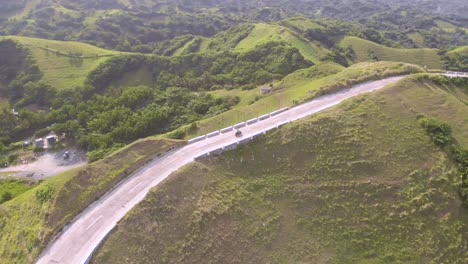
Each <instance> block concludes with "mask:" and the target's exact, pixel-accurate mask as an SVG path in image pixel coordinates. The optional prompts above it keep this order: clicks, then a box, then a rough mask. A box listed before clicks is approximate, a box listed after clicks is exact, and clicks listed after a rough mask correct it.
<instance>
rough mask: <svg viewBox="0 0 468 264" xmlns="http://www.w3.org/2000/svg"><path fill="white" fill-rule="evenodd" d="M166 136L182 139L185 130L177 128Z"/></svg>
mask: <svg viewBox="0 0 468 264" xmlns="http://www.w3.org/2000/svg"><path fill="white" fill-rule="evenodd" d="M167 136H168V137H169V138H172V139H183V138H184V137H185V131H184V130H182V129H177V130H175V131H173V132H171V133H169V134H168V135H167Z"/></svg>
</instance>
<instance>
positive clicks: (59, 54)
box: [0, 36, 118, 89]
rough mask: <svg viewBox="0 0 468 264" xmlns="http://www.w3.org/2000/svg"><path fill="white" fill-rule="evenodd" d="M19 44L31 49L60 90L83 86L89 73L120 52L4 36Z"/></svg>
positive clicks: (75, 44)
mask: <svg viewBox="0 0 468 264" xmlns="http://www.w3.org/2000/svg"><path fill="white" fill-rule="evenodd" d="M0 38H8V39H13V40H15V41H17V42H18V43H20V44H22V45H23V46H25V47H27V48H28V49H30V50H31V53H32V56H33V58H34V59H35V60H36V62H37V64H38V66H39V69H40V71H41V72H42V73H43V74H44V80H45V81H47V82H48V83H49V84H50V85H51V86H52V87H55V88H57V89H63V88H74V87H78V86H82V85H83V83H84V80H85V79H86V77H87V75H88V73H90V72H91V71H92V70H93V69H95V68H96V67H97V66H98V65H99V64H101V63H103V62H105V61H107V60H108V59H109V57H111V56H113V55H116V54H118V52H115V51H110V50H105V49H101V48H98V47H95V46H92V45H89V44H85V43H80V42H66V41H56V40H45V39H38V38H28V37H19V36H8V37H0Z"/></svg>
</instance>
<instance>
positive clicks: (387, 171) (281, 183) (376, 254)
mask: <svg viewBox="0 0 468 264" xmlns="http://www.w3.org/2000/svg"><path fill="white" fill-rule="evenodd" d="M467 96H468V93H467V91H466V83H463V82H451V81H448V79H445V78H442V79H440V78H431V77H428V76H424V75H420V76H414V77H409V78H407V79H405V80H403V81H401V82H399V83H396V84H394V85H391V86H390V87H387V88H386V89H384V90H382V91H380V92H376V93H373V94H369V95H363V96H359V97H358V98H353V99H351V100H348V101H346V102H344V103H342V104H341V105H339V106H337V107H334V108H332V109H330V110H327V111H325V112H324V113H321V114H319V115H316V116H313V117H310V118H306V119H304V120H302V121H300V122H297V123H292V124H289V125H286V126H284V127H281V128H279V129H278V130H276V131H273V132H269V133H267V134H266V135H264V136H261V137H259V138H257V139H255V140H254V141H253V142H251V143H248V144H246V145H243V146H241V147H239V148H238V149H236V150H233V151H228V152H226V153H224V154H222V155H220V156H216V157H211V158H209V159H204V160H200V161H196V162H195V163H193V164H190V165H188V166H186V167H185V168H183V169H181V170H180V171H178V172H176V173H174V174H173V175H172V176H171V177H170V178H169V179H168V180H167V181H165V182H164V183H162V184H161V185H159V186H158V187H156V188H154V189H153V190H152V191H151V192H150V194H149V195H148V196H147V197H146V198H145V200H144V201H143V202H142V203H140V204H139V205H137V206H136V207H135V208H134V209H133V210H132V211H131V213H130V214H129V215H127V216H126V217H125V218H124V219H123V220H122V221H121V222H120V223H119V224H118V226H117V228H115V229H114V230H113V231H112V233H111V234H110V236H109V237H108V238H107V239H106V241H105V242H104V243H103V244H102V245H101V247H100V248H99V250H98V251H97V252H96V254H95V256H94V257H93V260H92V263H133V262H153V261H157V262H158V263H174V262H177V263H199V262H218V261H223V262H224V263H237V262H239V261H240V262H243V263H265V262H278V263H291V262H313V263H330V262H333V263H335V262H336V263H343V262H353V263H355V262H366V263H381V262H394V263H395V262H396V263H398V262H405V263H421V261H423V262H426V263H432V262H434V263H437V262H447V263H463V261H464V259H466V257H467V255H466V251H465V250H464V249H465V248H466V246H467V243H468V241H467V238H466V236H465V235H464V234H466V232H467V229H466V228H467V227H466V224H465V223H466V221H467V219H468V218H467V217H468V211H467V209H466V208H463V207H462V205H461V203H462V200H461V197H460V196H459V193H458V191H457V188H458V187H457V186H459V185H458V184H459V183H460V178H459V177H460V175H459V174H458V173H457V171H456V169H455V163H454V160H453V158H452V157H451V156H450V153H449V152H447V151H446V149H444V148H440V147H438V146H436V145H435V144H434V143H433V142H432V141H431V139H430V137H429V135H428V134H427V132H426V131H425V130H424V128H423V127H422V126H421V125H420V122H418V119H421V118H422V117H423V116H424V117H435V118H437V119H439V120H443V122H446V123H447V124H449V125H450V126H451V127H452V128H453V137H454V140H455V141H458V142H459V144H461V146H464V147H466V146H467V144H468V141H467V139H468V134H467V131H468V129H467V128H468V127H467V126H468V120H467V118H466V115H464V113H465V112H466V110H467V106H466V101H467V99H468V97H467Z"/></svg>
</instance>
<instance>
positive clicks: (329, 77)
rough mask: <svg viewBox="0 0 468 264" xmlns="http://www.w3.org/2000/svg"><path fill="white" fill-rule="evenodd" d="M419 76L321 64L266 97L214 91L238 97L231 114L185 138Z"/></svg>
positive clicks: (402, 67) (402, 69) (393, 69)
mask: <svg viewBox="0 0 468 264" xmlns="http://www.w3.org/2000/svg"><path fill="white" fill-rule="evenodd" d="M419 72H424V69H423V68H422V67H419V66H415V65H411V64H405V63H397V62H366V63H358V64H355V65H353V66H351V67H348V68H344V67H342V66H340V65H338V64H336V63H323V64H319V65H315V66H312V67H310V68H306V69H302V70H298V71H296V72H294V73H292V74H290V75H288V76H286V77H285V78H283V80H281V81H279V82H274V83H273V91H272V93H271V94H268V95H260V92H259V91H258V90H257V89H254V90H245V91H236V90H231V91H223V90H220V91H214V92H212V93H213V94H215V95H217V96H233V95H236V96H239V97H240V99H241V100H240V103H239V104H238V105H237V106H235V107H233V109H232V110H230V111H227V112H225V113H222V114H220V115H217V116H213V117H210V118H208V119H205V120H201V121H200V122H198V129H197V130H196V131H194V132H195V133H187V136H195V135H203V134H206V133H208V132H211V131H214V130H217V129H221V128H224V127H226V126H229V125H232V124H235V123H237V122H241V121H245V120H249V119H251V118H254V117H258V116H260V115H263V114H266V113H269V112H271V111H274V110H277V109H280V108H283V107H290V106H292V105H295V104H298V103H301V102H305V101H307V100H310V99H312V98H314V97H317V96H320V95H324V94H329V93H333V92H337V91H339V90H341V89H344V88H346V87H350V86H352V85H354V84H357V83H360V82H365V81H370V80H378V79H382V78H386V77H390V76H397V75H404V74H410V73H419Z"/></svg>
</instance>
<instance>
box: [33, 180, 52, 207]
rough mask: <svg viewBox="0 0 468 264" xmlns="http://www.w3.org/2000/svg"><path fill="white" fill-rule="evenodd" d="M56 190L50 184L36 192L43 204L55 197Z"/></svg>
mask: <svg viewBox="0 0 468 264" xmlns="http://www.w3.org/2000/svg"><path fill="white" fill-rule="evenodd" d="M54 192H55V188H54V187H53V186H51V185H49V184H46V185H45V186H44V187H42V188H41V189H39V190H37V191H36V198H37V199H38V200H39V201H41V202H42V203H43V202H46V201H48V200H49V199H50V198H52V195H54Z"/></svg>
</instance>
